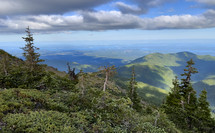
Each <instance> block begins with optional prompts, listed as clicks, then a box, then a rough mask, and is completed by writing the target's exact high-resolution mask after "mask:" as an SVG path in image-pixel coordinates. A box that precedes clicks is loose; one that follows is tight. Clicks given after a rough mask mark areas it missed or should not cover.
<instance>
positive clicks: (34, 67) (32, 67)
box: [22, 27, 44, 72]
mask: <svg viewBox="0 0 215 133" xmlns="http://www.w3.org/2000/svg"><path fill="white" fill-rule="evenodd" d="M26 33H27V34H26V37H22V38H23V39H24V40H25V42H26V44H25V47H23V48H22V49H23V50H24V53H23V56H24V57H25V59H26V60H25V62H26V65H27V68H28V70H29V71H30V72H33V71H38V70H41V65H39V63H41V62H43V61H44V60H42V59H40V58H39V57H40V54H39V53H37V52H36V51H37V50H39V48H37V47H35V46H34V42H33V41H34V38H33V34H32V33H31V31H30V28H29V27H28V28H26Z"/></svg>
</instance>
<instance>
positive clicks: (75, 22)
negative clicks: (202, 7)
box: [0, 10, 215, 33]
mask: <svg viewBox="0 0 215 133" xmlns="http://www.w3.org/2000/svg"><path fill="white" fill-rule="evenodd" d="M214 21H215V10H208V11H207V12H205V13H203V14H201V15H197V16H192V15H173V16H158V17H155V18H141V17H138V16H135V15H131V14H123V13H121V12H120V11H99V12H88V11H84V12H81V13H80V14H79V15H73V16H61V15H39V16H35V15H29V16H21V17H18V16H16V17H11V18H8V19H3V18H2V19H0V27H1V28H0V33H14V32H16V33H18V32H19V33H23V32H24V29H25V28H26V27H27V26H30V28H31V29H33V30H34V31H35V32H56V31H57V32H65V31H77V30H85V31H100V30H119V29H142V30H159V29H200V28H211V27H215V23H214Z"/></svg>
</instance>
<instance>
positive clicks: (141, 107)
mask: <svg viewBox="0 0 215 133" xmlns="http://www.w3.org/2000/svg"><path fill="white" fill-rule="evenodd" d="M26 32H27V36H26V37H24V38H23V39H24V40H25V41H26V45H25V47H24V48H23V50H24V53H23V54H24V57H25V60H24V61H22V60H20V59H18V58H16V57H13V56H11V55H10V54H8V53H6V52H4V51H1V55H0V57H1V58H0V61H1V62H2V63H1V66H0V81H1V82H0V131H1V132H7V133H21V132H25V133H38V132H40V133H47V132H57V133H73V132H74V133H76V132H83V133H95V132H104V133H110V132H117V133H118V132H120V133H121V132H123V133H126V132H128V133H129V132H147V133H165V132H170V133H181V132H184V133H187V132H202V131H203V132H204V131H206V132H214V131H215V124H214V123H215V120H214V119H213V118H212V117H211V115H210V109H209V103H208V102H207V101H206V98H207V92H206V91H202V93H201V95H200V97H199V98H197V97H196V95H195V90H194V89H193V88H192V84H191V82H190V81H191V78H190V77H191V74H194V73H196V72H197V71H196V70H195V68H193V67H192V65H193V64H194V62H192V60H191V61H189V62H188V65H187V67H188V69H185V73H184V74H182V76H186V78H185V79H182V82H181V83H179V82H178V81H177V80H175V82H173V85H174V87H173V89H171V91H170V93H169V94H168V96H167V97H166V100H165V101H164V104H163V105H162V106H161V107H159V106H155V105H151V104H150V101H145V100H144V99H143V98H141V97H140V96H139V93H138V89H137V88H138V86H140V85H142V86H144V87H146V88H147V87H149V86H147V85H145V84H138V82H137V81H136V79H137V77H138V75H137V73H136V69H135V67H133V68H132V71H129V73H130V80H129V81H130V82H129V84H128V85H127V86H119V85H117V84H116V82H115V81H116V79H115V78H114V77H113V76H114V74H115V67H114V66H104V67H101V69H100V70H99V71H97V72H94V73H84V72H83V71H82V70H81V71H80V72H79V73H78V74H76V73H74V69H73V71H72V70H71V68H70V65H69V64H68V68H69V70H68V74H65V76H64V75H60V76H59V75H57V74H59V73H58V72H56V73H54V72H50V71H48V70H47V66H45V65H43V64H40V63H41V62H42V60H41V59H40V55H39V54H38V50H39V49H38V48H36V47H35V46H34V43H33V35H32V34H31V33H30V29H29V28H27V30H26ZM54 71H56V70H54ZM153 89H154V90H160V89H159V88H156V87H154V88H153ZM125 90H127V91H125ZM160 92H162V91H161V90H160ZM175 92H176V93H175ZM178 92H179V93H178ZM163 93H164V92H163ZM181 103H183V104H182V105H181ZM197 105H198V106H197ZM172 108H174V109H177V110H176V111H174V110H172ZM178 113H181V114H184V116H182V117H179V116H178V115H177V114H178ZM172 116H173V117H172ZM175 116H177V117H175ZM181 123H183V124H182V125H181Z"/></svg>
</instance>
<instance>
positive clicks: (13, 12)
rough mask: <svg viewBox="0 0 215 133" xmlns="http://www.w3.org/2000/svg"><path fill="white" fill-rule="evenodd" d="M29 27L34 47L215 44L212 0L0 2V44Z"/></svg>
mask: <svg viewBox="0 0 215 133" xmlns="http://www.w3.org/2000/svg"><path fill="white" fill-rule="evenodd" d="M28 26H29V27H30V29H31V31H32V32H33V33H34V37H35V40H37V41H38V42H64V41H67V42H69V41H78V40H92V41H93V40H183V39H194V40H195V39H200V40H204V39H205V40H213V39H214V40H215V35H214V33H215V0H0V42H2V43H3V42H16V41H18V42H19V41H23V40H22V38H21V37H22V36H24V35H25V28H26V27H28ZM2 43H1V44H2Z"/></svg>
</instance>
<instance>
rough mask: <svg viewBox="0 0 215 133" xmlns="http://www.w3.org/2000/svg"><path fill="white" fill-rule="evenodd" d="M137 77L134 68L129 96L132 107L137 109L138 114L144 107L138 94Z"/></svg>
mask: <svg viewBox="0 0 215 133" xmlns="http://www.w3.org/2000/svg"><path fill="white" fill-rule="evenodd" d="M135 76H136V74H135V70H134V67H132V74H131V79H130V82H129V86H128V89H129V92H128V96H129V98H130V99H131V101H132V103H133V105H132V107H133V108H134V109H136V110H137V111H138V112H140V111H141V108H142V107H141V100H140V97H139V96H138V94H137V82H136V78H135Z"/></svg>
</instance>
